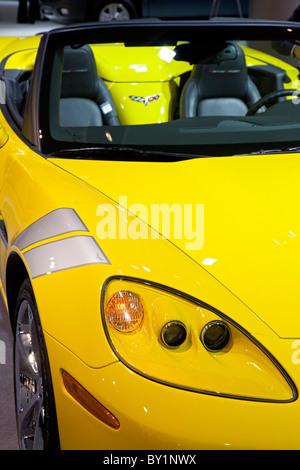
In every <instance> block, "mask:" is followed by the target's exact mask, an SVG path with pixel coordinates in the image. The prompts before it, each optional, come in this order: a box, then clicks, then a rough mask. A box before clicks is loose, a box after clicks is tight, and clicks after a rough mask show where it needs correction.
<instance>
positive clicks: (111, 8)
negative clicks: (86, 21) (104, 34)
mask: <svg viewBox="0 0 300 470" xmlns="http://www.w3.org/2000/svg"><path fill="white" fill-rule="evenodd" d="M136 17H137V12H136V9H135V7H134V5H133V4H132V3H131V2H130V1H129V0H121V1H119V2H117V1H116V2H113V1H110V0H100V1H99V2H97V3H96V6H95V9H94V13H93V18H92V19H93V21H123V20H131V19H134V18H136Z"/></svg>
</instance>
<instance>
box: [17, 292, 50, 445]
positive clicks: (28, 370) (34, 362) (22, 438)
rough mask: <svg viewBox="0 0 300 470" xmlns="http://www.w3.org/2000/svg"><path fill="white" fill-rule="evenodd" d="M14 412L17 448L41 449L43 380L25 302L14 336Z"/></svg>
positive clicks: (34, 334) (21, 306)
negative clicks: (16, 426)
mask: <svg viewBox="0 0 300 470" xmlns="http://www.w3.org/2000/svg"><path fill="white" fill-rule="evenodd" d="M15 388H16V412H17V424H18V431H19V445H20V448H21V449H28V450H29V449H44V439H43V428H44V420H45V409H44V394H43V377H42V373H41V363H40V351H39V340H38V332H37V327H36V324H35V320H34V317H33V313H32V310H31V307H30V305H29V303H28V301H27V300H23V301H22V302H21V304H20V305H19V310H18V314H17V322H16V337H15Z"/></svg>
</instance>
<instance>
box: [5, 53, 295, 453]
mask: <svg viewBox="0 0 300 470" xmlns="http://www.w3.org/2000/svg"><path fill="white" fill-rule="evenodd" d="M26 54H27V53H26ZM31 60H32V56H31V52H30V53H29V54H28V55H26V62H27V63H28V64H29V63H30V61H31ZM172 83H173V82H172ZM140 86H141V88H139V92H140V91H141V92H142V93H143V94H144V93H145V92H146V86H148V85H146V84H141V85H140ZM168 86H173V85H170V84H169V85H168ZM112 90H113V87H112ZM120 90H121V86H120ZM150 93H155V89H154V88H153V89H152V88H151V92H150ZM167 93H169V91H168V88H166V91H164V94H166V96H167ZM123 94H124V92H123ZM164 96H165V95H164ZM152 104H153V106H154V105H155V103H152ZM157 104H158V105H159V103H158V102H157ZM127 105H128V112H130V113H131V112H133V111H131V110H130V111H129V102H128V103H126V106H127ZM141 106H143V105H142V104H141ZM0 121H1V122H2V123H3V128H2V130H1V129H0V135H1V133H2V135H3V136H4V138H3V143H4V140H5V139H6V135H8V137H9V140H8V141H7V142H6V143H5V145H4V148H3V150H2V151H1V155H0V174H2V175H5V179H4V180H2V181H1V187H0V202H1V212H2V215H3V218H4V220H5V222H6V225H7V228H8V248H7V249H6V248H4V247H3V246H2V247H1V277H2V279H5V278H6V262H7V259H9V256H10V255H11V254H17V255H18V256H19V257H20V259H21V260H22V261H23V263H24V265H25V266H26V268H27V269H28V275H29V277H31V273H30V270H29V267H28V265H27V264H26V260H25V254H26V251H28V250H30V249H31V248H33V247H34V246H42V245H44V244H46V243H50V242H51V241H54V240H57V239H62V238H65V237H66V235H65V234H62V235H60V236H58V237H55V238H49V239H46V240H42V241H40V242H38V243H37V244H36V245H34V246H30V247H28V248H26V249H24V250H19V249H18V248H17V247H15V246H14V244H13V242H14V240H15V239H16V237H17V236H18V235H19V234H20V233H21V232H22V231H23V230H24V229H25V228H27V227H28V226H30V225H31V224H32V223H34V222H35V221H36V220H38V219H40V218H42V217H43V216H45V215H46V214H48V213H50V212H51V211H53V210H55V209H58V208H61V207H70V208H73V209H74V210H75V211H76V213H77V214H78V215H79V217H80V218H81V219H82V220H83V221H84V224H85V225H86V227H87V230H88V233H89V234H90V235H91V236H93V237H94V239H95V240H97V242H98V243H99V245H100V247H101V249H102V250H103V252H104V253H105V255H106V256H107V258H108V259H109V261H110V264H103V265H87V266H83V267H74V268H73V269H70V270H65V271H60V272H57V273H52V274H49V275H45V276H40V277H37V278H34V279H31V282H32V285H33V289H34V293H35V297H36V301H37V305H38V309H39V312H40V314H41V321H42V326H43V329H44V332H45V337H46V343H47V348H48V352H49V357H50V365H51V372H52V379H53V384H54V391H55V398H56V405H57V413H58V422H59V431H60V439H61V445H62V448H63V449H99V448H104V449H108V448H109V449H145V448H146V449H149V450H150V449H161V448H164V449H180V450H182V449H246V448H249V449H254V448H255V449H264V448H267V449H279V448H280V449H299V448H300V445H299V437H298V434H299V433H298V417H299V415H300V405H299V400H295V401H291V402H290V403H268V402H261V401H259V399H268V398H269V393H270V390H271V392H272V394H273V397H274V396H275V397H277V398H279V399H281V398H282V397H284V399H290V398H291V390H290V386H289V384H288V382H287V381H285V379H284V380H283V379H282V376H281V374H280V373H279V372H278V370H277V368H276V369H275V367H274V364H273V363H272V362H271V361H270V358H269V357H267V355H265V353H264V352H263V351H261V350H259V351H257V349H256V347H254V345H253V343H252V342H251V338H254V339H255V340H256V341H258V342H259V343H260V344H262V345H263V346H264V348H265V349H266V351H269V352H270V353H271V354H272V356H273V357H274V358H275V359H276V360H277V361H279V362H280V365H281V367H282V368H283V369H284V370H285V371H286V373H287V374H288V375H289V377H290V378H291V380H292V381H293V382H294V383H295V384H296V387H299V379H298V377H299V367H300V364H299V358H298V350H299V346H300V343H299V341H300V317H299V312H298V306H299V301H300V297H299V293H298V289H297V286H298V284H299V269H298V266H299V261H300V246H299V233H300V225H299V220H298V219H299V217H298V201H299V197H300V194H299V184H298V179H297V175H298V174H299V171H300V155H299V154H298V153H294V154H291V155H267V156H263V155H262V156H240V157H220V158H209V159H196V160H189V161H183V162H177V163H157V162H135V163H134V162H114V161H111V162H109V161H80V160H64V159H58V158H57V159H54V158H53V159H47V160H46V159H44V158H42V157H41V156H40V155H39V154H37V153H35V152H33V151H32V150H31V149H30V148H29V147H27V146H26V145H25V143H24V141H22V140H21V139H19V138H18V136H17V135H15V134H14V133H12V131H11V129H10V128H9V126H8V124H7V123H5V119H4V117H3V115H0ZM270 168H272V174H271V175H270ZM16 181H17V182H18V184H16ZM166 182H167V183H168V184H166ZM124 196H126V198H127V199H126V201H127V207H121V205H120V200H121V201H123V202H124V201H125V199H124ZM122 197H123V199H121V198H122ZM162 201H163V202H164V203H165V204H167V205H168V206H169V207H172V206H173V205H174V204H179V206H180V207H181V208H182V209H183V208H184V204H186V205H188V204H198V205H199V206H201V207H203V208H204V219H202V218H201V219H200V221H201V223H202V222H203V223H204V226H203V227H202V228H203V229H204V238H203V237H202V233H201V234H200V233H199V239H198V240H197V236H196V234H195V236H194V238H191V237H189V236H188V235H189V233H185V234H183V235H184V236H183V237H182V238H176V236H175V231H174V226H171V231H170V234H169V235H168V236H166V234H165V233H164V231H163V230H162V227H161V226H160V225H159V224H157V225H155V223H152V222H153V221H152V220H150V219H149V218H147V217H146V216H147V215H148V216H149V215H150V214H151V210H152V205H153V204H158V205H159V204H162ZM105 204H106V205H107V204H110V205H111V206H112V207H113V208H114V210H115V213H116V216H117V221H118V222H117V227H120V226H121V225H122V226H123V227H124V226H126V229H129V225H130V224H131V223H134V224H136V226H137V225H139V228H140V233H145V234H148V236H145V237H144V238H143V237H137V238H136V239H133V238H131V237H130V236H129V232H126V234H127V237H122V238H121V239H120V238H119V237H115V238H109V237H107V238H105V237H100V231H99V223H100V222H101V217H100V216H99V208H101V207H102V206H103V205H105ZM134 204H140V205H143V206H144V208H146V211H144V212H143V213H142V214H141V212H140V211H139V212H138V211H137V208H136V207H135V209H134V208H133V205H134ZM140 209H141V206H140ZM149 225H152V229H151V230H150V229H149ZM144 227H146V228H147V230H145V231H143V228H144ZM154 231H155V233H156V236H153V237H152V236H151V234H153V232H154ZM194 231H195V228H194ZM157 234H159V235H157ZM76 235H78V233H77V232H76V233H72V234H71V235H70V234H69V235H68V236H76ZM202 238H203V239H202ZM197 241H198V242H199V241H200V245H197V243H196V242H197ZM191 245H192V246H191ZM193 248H194V249H193ZM274 260H276V263H275V261H274ZM111 276H128V277H132V278H138V279H141V280H144V281H146V282H148V283H149V284H150V283H151V282H152V283H153V282H155V283H159V284H161V285H163V286H166V287H168V288H172V289H174V290H177V291H178V292H181V293H183V294H184V295H188V296H191V297H194V298H195V299H198V300H200V301H202V302H205V303H206V304H208V305H209V306H211V307H212V308H214V309H216V310H218V311H219V312H221V313H222V314H223V315H226V316H228V317H229V318H230V319H231V320H232V321H233V322H236V323H237V324H238V325H239V326H241V327H242V328H243V329H245V330H246V332H247V333H248V334H249V335H250V337H247V338H246V339H245V337H244V335H243V333H241V331H240V330H239V329H237V330H236V329H234V330H233V331H234V333H233V339H234V341H236V343H235V345H234V347H232V348H231V350H230V351H228V356H226V354H222V355H215V356H214V355H208V354H207V353H206V352H205V351H204V350H203V349H202V345H201V343H200V341H199V331H200V329H201V328H202V322H203V323H204V322H206V321H207V320H210V319H211V318H214V315H215V314H214V313H211V312H210V311H209V312H208V311H207V310H206V309H202V311H201V312H200V311H198V310H197V308H196V310H195V306H194V304H193V305H190V303H188V305H187V301H186V300H183V299H180V300H178V299H177V297H176V298H175V297H174V296H171V295H169V294H168V295H162V294H161V292H159V294H158V293H157V291H155V290H154V293H153V290H152V289H151V288H150V287H148V288H145V287H142V286H141V285H138V287H137V285H136V284H135V285H134V289H137V291H138V293H139V294H140V295H142V296H143V298H145V303H146V306H147V309H148V310H149V311H151V314H150V316H149V317H148V319H147V321H148V324H147V328H148V329H146V332H145V330H144V331H140V333H142V334H143V337H142V335H140V337H139V339H138V346H139V347H140V348H141V350H142V351H143V353H145V354H146V355H147V354H148V352H149V347H151V348H150V349H151V351H154V354H153V356H151V359H152V361H153V362H151V361H150V360H149V358H147V361H144V362H143V356H142V355H139V354H136V353H135V351H134V349H133V347H132V344H130V338H129V340H128V338H127V339H125V341H123V339H122V338H120V336H118V337H116V335H115V333H111V337H112V338H113V341H114V343H115V344H117V350H118V352H119V353H120V355H121V359H125V361H127V362H128V363H130V365H131V366H132V367H131V368H129V367H126V365H124V364H123V363H122V360H120V359H119V357H118V355H117V354H116V353H115V352H114V350H113V349H112V347H111V346H110V344H109V341H108V338H107V336H106V334H105V331H104V328H103V324H102V319H101V306H100V301H101V293H102V289H103V285H104V283H105V282H106V281H107V279H109V278H110V277H111ZM245 279H247V282H245ZM62 286H63V288H62ZM0 287H1V291H2V292H3V295H4V297H5V296H6V292H7V286H6V285H5V283H4V284H3V285H1V286H0ZM127 288H130V289H132V288H133V287H132V284H130V285H127ZM115 289H119V286H118V285H117V286H116V287H114V288H113V290H112V291H114V290H115ZM112 291H111V292H112ZM279 294H280V295H279ZM152 295H153V298H152ZM5 300H7V299H5ZM155 302H156V303H155ZM157 305H158V307H159V308H158V307H157ZM151 309H152V310H151ZM173 313H174V315H175V314H176V317H177V318H180V319H181V320H182V321H185V322H187V323H189V332H190V333H189V343H188V345H189V347H188V348H187V349H185V348H182V350H180V351H179V350H177V351H170V350H167V349H163V347H162V345H161V344H160V343H159V332H160V329H161V327H162V325H163V324H164V322H165V321H166V320H168V319H171V318H173ZM171 314H172V315H171ZM198 314H199V315H198ZM178 315H179V316H178ZM202 315H204V316H202ZM200 316H201V320H200ZM150 323H151V326H149V325H150ZM131 338H132V337H131ZM249 350H251V355H250V356H251V357H250V359H249V356H246V351H249ZM144 358H145V356H144ZM185 359H186V360H187V363H188V365H187V366H185V364H184V361H185ZM203 364H205V367H206V370H207V369H209V372H210V374H211V376H210V377H209V378H208V376H207V375H206V376H205V380H206V381H207V382H206V383H209V389H208V390H206V391H213V392H214V394H217V395H218V396H217V397H216V396H213V395H210V394H208V393H199V388H200V385H199V384H200V382H201V386H202V383H203V381H202V379H201V378H200V377H199V376H200V374H197V375H196V376H194V374H193V371H194V370H195V369H196V368H197V367H198V368H201V367H202V366H203ZM132 368H137V369H138V370H139V372H138V373H136V372H134V371H133V370H132ZM62 369H64V370H66V371H67V372H69V373H70V374H71V375H72V376H73V377H74V378H75V379H76V380H77V381H78V382H79V383H80V384H81V385H82V386H83V387H85V388H86V389H87V390H88V391H89V393H91V394H92V395H93V396H94V397H95V398H96V399H97V400H98V401H99V402H100V403H101V404H103V405H104V406H105V407H106V408H107V409H108V410H109V411H111V412H112V413H113V414H114V415H115V416H116V417H117V419H118V420H119V421H120V429H119V430H117V431H116V430H112V429H110V428H108V427H107V426H106V425H104V424H103V423H101V421H99V420H97V419H96V418H95V417H93V416H92V415H91V414H89V413H88V412H87V411H86V410H85V409H84V408H83V407H82V406H81V405H79V404H78V403H77V402H76V401H75V400H74V399H73V398H72V397H71V396H70V395H69V394H68V392H67V391H66V390H65V388H64V386H63V381H62V376H61V371H62ZM221 369H222V371H223V375H222V379H224V381H223V380H221V375H219V373H220V371H221ZM146 375H149V376H151V378H149V377H146ZM241 375H242V376H243V378H244V379H245V382H247V381H248V382H247V383H246V386H245V382H243V383H242V382H241V380H240V377H241ZM225 377H226V380H228V381H227V382H226V380H225ZM249 378H250V379H249ZM258 378H259V380H260V381H261V383H263V384H265V385H266V388H268V390H267V393H266V389H265V388H264V387H260V386H258V385H257V382H256V383H255V387H254V389H255V392H253V389H251V390H252V391H251V392H252V397H251V398H253V395H254V398H255V399H258V401H253V400H245V399H236V398H227V397H226V398H225V397H222V396H221V393H222V392H223V393H225V392H226V393H228V394H229V395H240V396H242V398H245V396H248V395H249V394H248V393H247V392H248V390H249V388H251V384H250V382H251V381H252V383H253V382H254V381H255V380H256V379H258ZM164 381H165V382H168V385H165V384H162V383H161V382H164ZM182 387H186V388H190V389H193V390H184V389H182ZM220 387H222V389H220ZM258 389H259V391H258ZM294 398H295V397H294ZM241 417H242V418H241ZM216 423H217V424H216Z"/></svg>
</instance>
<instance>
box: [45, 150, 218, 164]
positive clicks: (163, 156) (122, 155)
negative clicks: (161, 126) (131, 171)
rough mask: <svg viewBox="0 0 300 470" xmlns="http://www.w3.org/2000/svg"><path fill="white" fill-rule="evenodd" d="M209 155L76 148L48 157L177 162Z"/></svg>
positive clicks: (58, 151)
mask: <svg viewBox="0 0 300 470" xmlns="http://www.w3.org/2000/svg"><path fill="white" fill-rule="evenodd" d="M210 156H211V155H197V154H185V153H180V152H168V151H161V150H148V149H140V148H138V149H137V148H133V147H116V146H114V147H104V146H103V147H78V148H68V149H61V150H57V151H55V152H53V153H51V154H50V155H48V158H49V157H50V158H51V157H59V158H74V159H82V160H121V161H151V162H155V161H156V162H158V161H159V162H178V161H182V160H191V159H194V158H209V157H210Z"/></svg>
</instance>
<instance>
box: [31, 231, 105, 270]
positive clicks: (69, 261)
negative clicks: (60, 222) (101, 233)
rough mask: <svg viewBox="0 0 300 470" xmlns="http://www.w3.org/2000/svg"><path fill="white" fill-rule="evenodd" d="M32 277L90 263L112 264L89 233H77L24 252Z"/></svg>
mask: <svg viewBox="0 0 300 470" xmlns="http://www.w3.org/2000/svg"><path fill="white" fill-rule="evenodd" d="M24 257H25V260H26V262H27V264H28V267H29V270H30V273H31V276H32V278H36V277H39V276H44V275H46V274H51V273H54V272H57V271H62V270H65V269H71V268H76V267H79V266H85V265H89V264H110V262H109V260H108V259H107V257H106V256H105V254H104V253H103V251H102V250H101V248H100V247H99V245H98V244H97V242H96V240H95V239H94V238H93V237H91V236H89V235H76V236H73V237H68V238H64V239H63V240H56V241H52V242H49V243H45V244H44V245H41V246H38V247H35V248H32V249H30V250H28V251H26V253H24Z"/></svg>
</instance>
